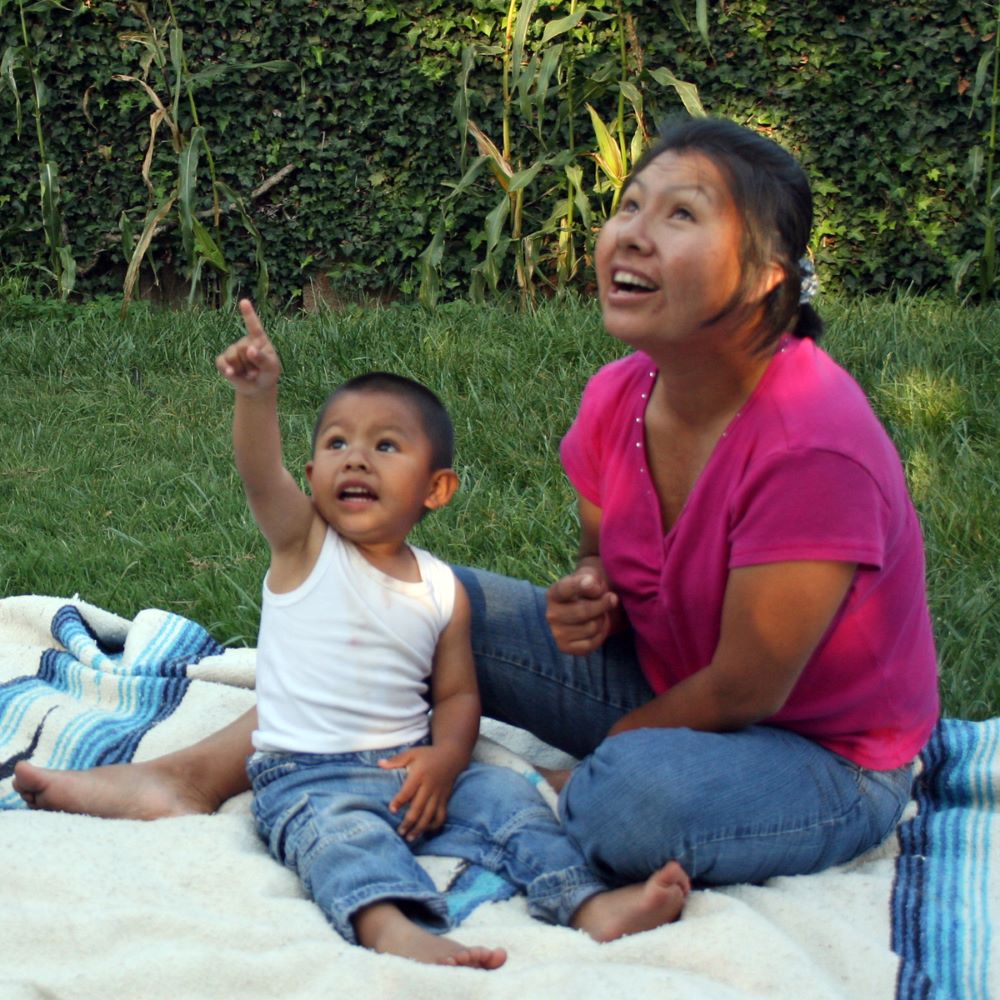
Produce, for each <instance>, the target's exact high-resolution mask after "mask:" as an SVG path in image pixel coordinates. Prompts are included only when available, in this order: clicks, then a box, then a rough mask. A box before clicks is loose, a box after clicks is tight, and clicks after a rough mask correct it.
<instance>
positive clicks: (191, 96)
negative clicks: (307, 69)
mask: <svg viewBox="0 0 1000 1000" xmlns="http://www.w3.org/2000/svg"><path fill="white" fill-rule="evenodd" d="M167 7H168V10H169V16H168V18H167V20H166V22H165V23H164V24H163V25H162V26H157V25H155V24H154V23H153V22H152V21H151V19H150V18H149V15H148V13H147V11H146V7H145V5H144V4H141V3H134V4H132V8H133V10H134V11H135V12H136V13H137V14H138V15H139V16H140V17H141V18H142V20H143V22H144V25H145V30H144V31H130V32H124V33H122V34H121V35H120V36H119V37H120V39H121V41H122V42H124V43H126V44H138V45H140V46H141V47H142V49H143V50H144V54H143V56H142V58H141V60H140V69H141V75H135V74H124V73H123V74H116V75H115V77H114V79H115V80H118V81H120V82H122V83H128V84H133V85H135V86H137V87H139V88H140V89H141V90H142V91H143V93H144V94H145V95H146V98H147V99H148V101H149V103H150V105H151V106H152V111H151V112H150V116H149V142H148V144H147V146H146V154H145V157H144V159H143V163H142V179H143V182H144V183H145V185H146V188H147V190H148V192H149V208H148V209H147V211H146V215H145V218H144V220H143V224H142V229H141V230H140V232H139V235H138V237H135V238H134V246H133V245H132V244H133V238H132V237H131V233H132V227H131V223H130V221H129V219H128V217H127V215H124V214H123V217H122V219H121V220H120V229H121V232H122V238H123V246H124V247H125V250H126V258H127V260H128V268H127V270H126V272H125V282H124V286H123V294H122V313H123V314H124V313H125V311H126V310H127V309H128V305H129V302H130V301H131V299H132V297H133V295H134V294H135V288H136V284H137V283H138V280H139V272H140V269H141V267H142V264H143V262H144V261H145V260H146V259H147V257H149V254H150V250H151V247H152V244H153V240H154V238H155V237H156V236H157V234H159V233H160V232H161V231H163V229H165V228H166V227H167V226H168V225H169V224H173V225H176V226H177V227H178V228H179V231H180V236H181V244H182V247H183V251H184V256H185V261H186V269H185V277H186V278H187V280H188V284H189V293H188V302H189V303H191V302H193V301H194V300H195V297H196V296H197V294H198V291H199V287H200V286H201V281H202V273H203V270H204V268H205V265H206V264H207V265H208V266H209V267H210V268H211V269H212V271H213V273H214V275H215V277H216V280H217V281H218V285H219V288H220V292H221V294H220V298H221V300H222V302H223V303H224V304H230V303H231V301H232V292H233V289H232V274H231V269H230V266H229V263H228V262H227V260H226V256H225V253H224V251H223V249H222V230H221V221H222V216H223V214H224V213H225V212H228V211H231V210H235V211H236V212H237V213H238V215H239V217H240V220H241V221H242V224H243V226H244V228H245V229H246V230H247V232H248V233H249V234H250V236H251V238H252V239H253V242H254V260H255V264H256V268H257V289H256V295H257V298H258V300H260V301H263V300H264V299H266V297H267V283H268V272H267V261H266V259H265V256H264V241H263V237H262V236H261V234H260V231H259V230H258V229H257V226H256V225H255V224H254V221H253V219H252V217H251V215H250V212H249V210H248V207H247V204H246V202H245V200H244V199H243V198H242V197H241V196H240V195H239V194H237V193H236V192H235V191H234V190H233V189H232V188H230V187H229V186H228V185H227V184H225V183H223V182H222V181H221V180H220V179H219V177H218V175H217V172H216V165H215V159H214V157H213V155H212V149H211V146H210V144H209V141H208V131H207V129H206V127H205V126H204V125H203V124H202V122H201V120H200V117H199V114H198V107H197V104H196V102H195V90H196V89H197V88H198V87H199V86H201V85H203V84H206V83H208V82H210V81H211V80H213V79H216V78H218V77H219V76H221V75H222V74H223V73H227V72H232V71H233V70H240V71H244V70H254V69H256V70H268V71H274V72H281V71H287V70H291V69H294V68H295V67H294V64H293V63H290V62H285V61H270V62H262V63H227V64H216V65H213V66H209V67H207V68H205V69H203V70H201V71H200V72H197V73H194V72H192V71H191V70H190V68H189V66H188V63H187V59H186V57H185V53H184V33H183V30H182V29H181V28H180V26H179V25H178V22H177V18H176V15H175V13H174V8H173V4H172V3H171V2H170V0H167ZM153 67H155V68H156V70H157V71H158V76H159V77H160V79H161V80H162V90H163V93H164V94H165V95H166V96H165V97H161V94H160V92H158V91H157V90H156V88H155V87H154V86H153V84H151V83H150V82H149V75H150V71H151V70H152V68H153ZM185 105H186V108H185ZM185 118H187V119H188V120H187V121H185ZM161 129H166V131H167V133H168V135H169V140H170V144H171V149H172V152H173V154H174V156H175V157H176V175H175V177H174V178H173V179H172V181H171V183H170V185H169V187H168V188H167V190H166V191H165V192H164V191H158V189H157V185H156V184H154V182H153V177H152V168H153V162H154V156H155V154H156V148H157V141H158V137H159V134H160V130H161ZM202 156H204V159H205V165H206V169H207V172H208V180H209V192H208V193H209V197H210V201H211V205H210V207H209V208H207V209H205V210H203V211H198V210H197V209H196V204H197V193H198V179H199V166H200V161H201V157H202ZM202 220H206V221H208V222H209V223H210V227H211V228H209V226H207V225H205V222H204V221H202ZM150 261H151V258H150Z"/></svg>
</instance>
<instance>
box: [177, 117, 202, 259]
mask: <svg viewBox="0 0 1000 1000" xmlns="http://www.w3.org/2000/svg"><path fill="white" fill-rule="evenodd" d="M204 143H205V130H204V129H203V128H202V127H201V126H198V127H197V128H194V129H192V131H191V141H190V142H189V143H188V144H187V146H185V147H184V149H182V150H181V155H180V156H179V157H178V163H177V210H178V215H179V217H180V224H181V240H182V241H183V243H184V253H185V254H186V255H187V258H188V260H189V261H190V262H191V264H192V266H193V265H194V247H195V243H196V237H195V229H194V226H195V222H196V219H195V217H194V192H195V187H196V186H197V184H198V152H199V147H201V146H203V145H204Z"/></svg>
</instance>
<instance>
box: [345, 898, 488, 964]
mask: <svg viewBox="0 0 1000 1000" xmlns="http://www.w3.org/2000/svg"><path fill="white" fill-rule="evenodd" d="M354 927H355V930H356V931H357V935H358V940H359V941H360V942H361V944H363V945H364V946H365V947H366V948H371V949H372V951H377V952H381V953H382V954H383V955H399V956H400V957H401V958H411V959H413V960H414V961H416V962H424V963H425V964H427V965H456V966H457V965H460V966H464V967H465V968H471V969H499V968H500V966H501V965H503V963H504V962H506V961H507V952H506V951H504V949H503V948H483V947H479V946H474V947H471V948H469V947H466V946H465V945H463V944H459V943H458V942H457V941H452V940H451V938H446V937H438V936H437V935H436V934H431V933H430V932H429V931H425V930H424V929H423V928H422V927H418V926H417V925H416V924H415V923H413V921H412V920H410V919H409V918H408V917H407V916H405V914H404V913H403V912H402V910H400V909H399V907H398V906H396V905H395V904H394V903H373V904H372V905H371V906H367V907H365V909H363V910H360V911H359V912H358V913H357V914H355V917H354Z"/></svg>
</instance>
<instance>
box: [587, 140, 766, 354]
mask: <svg viewBox="0 0 1000 1000" xmlns="http://www.w3.org/2000/svg"><path fill="white" fill-rule="evenodd" d="M742 235H743V222H742V218H741V216H740V214H739V212H738V210H737V208H736V204H735V203H734V201H733V197H732V194H731V193H730V190H729V185H728V183H727V181H726V178H725V176H724V175H723V174H722V172H721V171H720V170H719V168H718V167H717V166H716V165H715V164H714V163H713V162H712V161H711V160H710V159H709V158H708V157H706V156H704V155H702V154H701V153H694V152H683V153H675V152H672V151H668V152H665V153H663V154H661V155H660V156H658V157H656V159H655V160H653V161H652V162H651V163H650V164H649V165H648V166H647V167H645V168H644V169H643V171H642V172H641V173H640V174H638V175H637V176H636V177H635V178H634V179H633V180H632V182H631V183H630V184H629V186H628V188H626V190H625V193H624V194H623V195H622V199H621V203H620V205H619V208H618V212H617V214H615V215H614V216H613V217H612V218H611V219H609V220H608V222H607V223H606V224H605V226H604V228H603V230H602V231H601V234H600V236H599V237H598V240H597V253H596V259H597V285H598V293H599V296H600V302H601V310H602V313H603V317H604V325H605V327H606V328H607V330H608V332H609V333H610V334H611V335H612V336H613V337H617V338H618V339H619V340H622V341H624V342H625V343H627V344H630V345H631V346H632V347H635V348H640V349H642V350H645V351H647V352H648V353H651V354H653V355H654V356H655V355H656V354H657V348H658V347H660V348H662V347H666V346H668V345H682V344H685V343H690V344H692V346H693V345H694V344H700V345H701V346H704V347H706V348H708V347H714V346H716V344H715V343H714V342H713V338H715V337H716V335H717V334H725V335H727V336H728V335H731V334H732V333H733V332H734V328H735V331H741V330H743V329H744V328H745V327H746V325H747V322H748V320H749V321H751V322H752V320H753V318H754V317H753V316H749V317H748V316H747V315H746V313H745V312H744V311H743V310H737V311H736V313H737V314H738V317H739V318H738V319H737V318H734V317H733V316H726V317H725V318H722V319H720V318H719V317H720V314H721V313H722V312H723V311H724V310H725V309H726V307H727V306H728V305H729V304H730V302H731V301H732V299H733V296H734V295H735V294H736V292H737V290H738V289H739V287H740V282H741V279H742V264H741V260H740V245H741V238H742ZM777 280H780V273H778V274H777V275H776V279H775V283H776V282H777ZM771 287H773V285H772V286H771ZM767 290H769V289H765V293H766V291H767Z"/></svg>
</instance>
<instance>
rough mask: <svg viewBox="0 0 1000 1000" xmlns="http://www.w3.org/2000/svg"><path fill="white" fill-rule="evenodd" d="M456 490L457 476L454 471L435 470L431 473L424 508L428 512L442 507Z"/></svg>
mask: <svg viewBox="0 0 1000 1000" xmlns="http://www.w3.org/2000/svg"><path fill="white" fill-rule="evenodd" d="M457 489H458V474H457V473H456V472H455V470H454V469H437V470H436V471H434V472H432V473H431V482H430V487H429V488H428V490H427V499H426V500H424V506H425V507H426V508H427V509H428V510H437V509H438V508H439V507H444V505H445V504H447V503H448V501H449V500H451V498H452V497H453V496H454V495H455V491H456V490H457Z"/></svg>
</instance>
